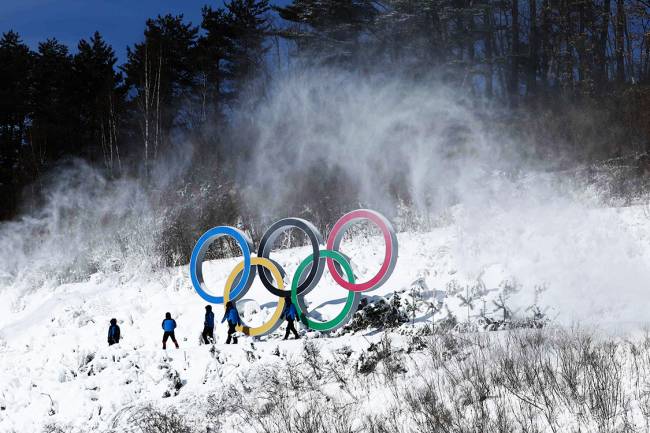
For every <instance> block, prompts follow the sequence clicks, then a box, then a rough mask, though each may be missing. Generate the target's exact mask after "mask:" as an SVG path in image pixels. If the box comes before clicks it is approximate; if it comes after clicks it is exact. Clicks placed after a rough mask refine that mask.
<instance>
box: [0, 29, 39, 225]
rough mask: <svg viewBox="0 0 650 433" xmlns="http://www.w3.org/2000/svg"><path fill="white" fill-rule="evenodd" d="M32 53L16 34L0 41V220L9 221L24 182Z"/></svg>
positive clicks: (7, 34) (6, 34) (7, 35)
mask: <svg viewBox="0 0 650 433" xmlns="http://www.w3.org/2000/svg"><path fill="white" fill-rule="evenodd" d="M33 61H34V54H33V53H32V52H31V51H30V49H29V47H27V45H25V44H24V43H23V42H22V41H21V40H20V36H19V35H18V33H16V32H13V31H9V32H7V33H4V34H3V35H2V39H0V83H2V85H0V201H1V202H2V203H3V204H4V205H3V206H0V220H2V219H5V218H10V217H11V216H12V212H13V209H15V208H16V205H17V201H18V191H19V190H20V185H21V183H22V182H23V181H24V179H23V176H22V175H21V173H24V170H23V167H22V164H21V153H22V151H23V144H24V142H25V130H26V129H27V121H28V118H29V110H30V106H29V101H30V87H31V75H32V66H33Z"/></svg>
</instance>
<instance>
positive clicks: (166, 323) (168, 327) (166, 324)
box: [162, 313, 179, 350]
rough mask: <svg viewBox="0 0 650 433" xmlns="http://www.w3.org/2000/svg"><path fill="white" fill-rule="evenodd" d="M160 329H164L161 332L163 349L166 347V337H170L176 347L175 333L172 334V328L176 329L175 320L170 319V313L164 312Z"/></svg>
mask: <svg viewBox="0 0 650 433" xmlns="http://www.w3.org/2000/svg"><path fill="white" fill-rule="evenodd" d="M162 329H163V331H165V333H164V334H163V350H165V349H167V339H168V338H171V339H172V341H173V342H174V344H175V345H176V348H177V349H178V348H179V347H178V342H177V341H176V335H174V330H175V329H176V321H175V320H174V319H172V315H171V313H166V314H165V320H163V322H162Z"/></svg>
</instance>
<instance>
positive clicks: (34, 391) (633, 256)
mask: <svg viewBox="0 0 650 433" xmlns="http://www.w3.org/2000/svg"><path fill="white" fill-rule="evenodd" d="M547 217H548V219H547V221H549V224H553V215H548V216H547ZM562 217H564V219H565V221H568V223H569V231H566V230H565V229H564V228H562V227H554V228H553V230H550V229H549V227H544V225H543V224H542V225H540V224H538V225H536V226H534V227H530V228H529V231H528V232H526V233H521V232H519V233H514V234H512V233H510V232H509V229H508V228H507V227H505V226H503V227H502V226H499V224H498V221H499V220H498V218H494V217H492V216H490V215H485V221H484V224H483V228H484V230H483V231H482V232H481V233H480V234H477V233H473V232H469V231H468V230H467V229H465V228H464V227H469V225H467V224H464V223H463V221H464V219H471V220H472V221H473V222H474V221H476V220H477V217H476V215H463V214H462V213H460V212H459V214H457V215H455V220H456V221H458V223H456V224H453V225H447V226H444V227H440V228H437V229H434V230H432V231H430V232H427V233H415V232H410V233H400V234H399V235H398V239H399V249H400V256H399V259H398V262H397V266H396V268H395V271H394V273H393V275H392V277H391V278H390V279H389V281H388V282H387V283H386V284H385V285H384V286H382V287H381V288H379V289H377V290H375V291H373V292H370V293H365V294H364V296H366V297H368V298H369V299H370V300H373V299H378V298H380V297H389V296H391V295H392V294H393V293H395V292H398V293H401V296H402V297H403V299H404V300H405V302H406V301H409V302H410V301H411V300H412V297H415V298H417V299H418V300H421V301H427V300H429V301H431V300H432V298H433V299H435V300H444V304H445V305H446V306H447V307H448V310H447V309H443V310H442V311H440V312H439V313H437V315H436V316H434V318H435V319H436V320H439V319H443V318H444V317H446V316H447V315H448V314H453V315H455V316H457V317H458V319H459V320H461V321H463V320H466V319H467V317H468V316H470V317H472V318H475V317H476V316H478V315H480V314H484V315H487V316H488V317H494V318H497V319H498V318H499V317H500V316H501V314H502V310H499V309H498V307H497V306H496V304H495V303H494V302H500V301H499V296H503V295H504V293H505V294H506V295H507V299H506V301H507V306H508V308H509V309H510V310H512V311H513V312H514V313H515V315H519V316H525V315H528V314H530V310H527V308H528V307H530V306H531V305H534V304H535V305H537V306H539V308H540V309H542V310H544V309H545V308H547V307H550V309H547V310H545V311H546V312H547V314H548V315H550V316H552V317H557V318H558V319H559V320H560V321H571V320H573V319H575V318H577V319H581V320H584V317H585V315H586V316H588V315H590V314H592V313H593V312H594V309H593V308H591V307H589V305H591V304H594V305H597V308H598V310H599V311H603V314H602V315H601V316H600V317H599V319H603V320H616V318H617V317H620V316H623V317H627V318H629V317H634V316H633V314H634V312H636V311H638V310H639V309H641V308H643V306H644V305H647V301H645V300H642V298H640V297H639V298H638V299H639V300H640V302H638V303H636V304H635V305H630V300H631V299H634V298H635V297H637V296H638V294H639V293H641V290H642V288H644V287H645V282H643V281H634V279H639V278H644V276H646V274H648V275H647V276H649V277H650V270H648V269H646V267H644V266H645V264H647V263H650V261H649V259H650V253H649V251H650V249H649V248H647V246H646V245H645V242H646V240H647V239H648V238H649V233H650V228H649V225H650V224H649V222H648V220H647V217H646V216H645V214H644V212H643V209H641V208H628V209H607V210H593V211H590V213H585V214H584V215H580V216H579V218H578V219H575V218H574V219H571V218H565V217H566V215H562ZM579 220H581V221H583V222H584V225H583V227H582V229H581V228H580V227H579V225H578V224H577V222H578V221H579ZM599 222H602V223H606V224H608V225H609V227H610V231H609V233H610V234H611V233H614V234H615V235H616V236H612V238H611V239H610V241H611V242H610V243H607V242H609V241H608V240H607V239H608V235H607V233H608V232H607V231H605V230H604V229H602V230H601V229H599V228H598V227H599V226H598V223H599ZM571 224H576V225H575V226H571ZM521 227H523V226H521V225H517V224H515V225H514V228H512V227H511V228H510V231H512V230H518V229H519V228H521ZM611 227H614V232H612V231H611ZM545 229H549V230H547V231H544V230H545ZM575 230H578V231H575ZM569 232H570V233H572V234H573V238H571V239H568V238H564V239H562V235H563V234H566V233H569ZM499 234H501V235H500V238H499V237H498V236H499ZM497 241H498V242H497ZM542 241H544V242H547V244H545V245H540V242H542ZM509 242H510V243H509ZM563 242H566V244H563ZM499 247H501V248H504V249H505V251H499ZM536 247H539V248H540V250H539V254H535V253H534V250H535V248H536ZM517 249H520V250H521V252H522V254H521V255H517V254H513V251H516V250H517ZM604 249H606V250H607V251H606V252H605V251H604ZM343 252H344V253H346V254H347V255H348V256H350V257H351V260H352V263H353V268H354V270H355V273H356V275H357V276H358V278H359V279H361V280H366V279H368V278H369V277H371V276H372V275H373V274H374V272H376V270H377V269H378V268H379V265H380V260H381V258H382V257H383V243H382V241H381V240H380V239H379V238H378V237H372V236H370V237H365V238H356V239H354V240H353V241H352V242H347V243H346V242H344V244H343ZM309 253H310V252H309V249H308V248H305V247H300V248H292V249H287V250H282V251H277V252H274V253H273V255H272V257H273V258H274V259H275V260H277V261H278V262H279V263H280V264H281V265H282V266H283V267H284V268H285V269H286V271H287V273H288V275H289V276H291V275H293V271H294V270H295V269H296V267H297V266H298V264H299V263H300V261H301V260H302V259H303V258H305V257H306V256H307V255H309ZM488 253H490V254H492V257H493V260H486V258H485V257H486V254H488ZM548 253H553V255H552V256H548V255H545V254H548ZM555 253H557V255H555ZM619 254H624V255H625V256H624V257H618V256H617V255H619ZM237 260H238V259H236V258H232V259H225V260H218V261H213V262H209V263H206V264H205V265H204V273H205V275H206V281H207V283H208V285H209V286H210V287H211V288H212V290H213V292H214V293H219V292H221V290H222V288H223V284H224V281H225V279H226V277H227V275H228V274H229V273H230V271H231V270H232V268H233V267H234V265H235V264H236V263H237ZM608 261H609V262H610V263H611V265H612V268H610V269H609V270H608V269H604V268H603V267H604V266H607V262H608ZM536 266H537V267H539V269H537V270H536ZM587 269H593V273H594V275H595V277H594V276H593V275H588V274H583V275H582V277H581V276H580V275H579V274H580V273H581V272H584V271H586V270H587ZM626 269H627V270H628V272H629V274H625V272H626ZM644 269H645V271H644ZM612 270H614V271H615V272H617V273H618V274H614V275H613V276H611V277H607V278H608V279H607V280H606V286H608V287H609V288H610V289H611V290H612V291H615V290H616V289H617V287H616V285H615V283H616V282H617V281H620V282H621V283H624V284H627V285H628V287H627V288H626V287H623V286H621V289H620V291H619V293H617V294H616V295H610V294H607V293H602V290H601V289H600V288H599V291H598V293H594V294H593V296H592V297H589V298H586V297H585V296H587V294H588V293H589V290H590V284H591V282H592V281H594V278H604V277H603V276H604V275H607V274H608V272H611V271H612ZM187 271H188V269H187V266H181V267H178V268H171V269H163V270H157V271H147V272H144V273H141V274H133V273H128V274H127V273H120V272H100V273H95V274H93V275H92V276H90V278H89V279H87V280H85V281H82V282H77V283H71V284H63V285H58V286H55V288H53V289H48V290H45V289H43V290H36V291H34V292H31V293H28V294H25V295H22V296H21V297H20V298H18V299H11V300H10V301H9V300H8V301H7V302H8V304H10V305H8V306H6V309H5V311H6V314H4V315H3V317H0V407H1V410H0V431H1V432H5V431H6V432H10V431H16V432H31V431H39V429H41V428H42V426H43V425H45V424H47V423H53V422H55V423H60V424H64V425H72V426H75V427H78V428H79V429H81V430H83V431H91V430H98V431H100V430H108V429H110V428H113V427H115V426H118V425H119V423H120V422H121V421H120V419H121V418H120V416H121V415H120V414H122V413H123V412H124V411H125V410H127V409H128V408H132V407H137V406H140V405H143V404H146V403H147V402H152V403H153V404H154V405H172V406H174V407H176V408H178V409H179V410H181V411H183V412H186V413H191V412H192V411H193V410H197V411H198V410H199V408H201V410H205V407H204V406H205V401H207V400H206V399H208V397H209V396H213V395H215V393H216V394H219V392H220V390H223V389H225V388H224V386H225V384H228V383H235V382H236V381H238V380H240V379H241V375H246V374H251V373H250V371H251V370H250V369H251V368H252V367H251V366H252V365H256V366H258V367H259V366H260V365H274V363H276V362H279V361H278V359H279V358H278V356H279V355H278V354H281V355H282V357H281V358H282V359H283V361H282V362H289V361H287V360H290V359H291V358H292V357H296V356H300V354H301V353H302V351H303V345H302V342H294V341H286V342H283V341H280V340H279V337H281V333H282V332H283V328H281V330H279V331H277V332H276V334H274V335H272V336H269V337H265V338H263V339H261V340H259V341H253V340H252V339H249V338H244V339H243V341H242V342H241V343H240V345H238V346H225V345H224V344H223V342H224V341H225V332H226V329H225V326H224V325H218V326H217V329H216V333H215V336H216V338H217V340H218V344H217V345H216V349H211V347H210V346H205V345H201V344H200V342H199V335H200V332H201V329H202V322H203V313H204V309H203V307H204V306H205V302H204V301H203V300H202V299H201V298H200V297H199V296H198V295H197V294H196V293H195V291H194V289H193V288H192V287H191V284H190V281H189V277H188V272H187ZM644 272H645V273H644ZM580 278H583V281H584V282H585V284H579V281H580ZM645 281H647V279H646V280H645ZM567 284H569V285H574V289H575V291H574V292H572V293H565V291H566V290H567ZM601 286H602V284H601ZM626 289H627V290H626ZM3 290H5V294H7V293H11V291H10V290H9V288H4V289H3ZM0 293H1V292H0ZM345 294H346V292H345V290H344V289H342V288H340V287H338V286H336V285H335V284H334V283H333V281H332V280H331V278H330V277H329V276H328V275H327V272H326V273H325V276H324V278H323V280H322V282H321V284H320V285H319V286H318V287H317V288H316V289H315V290H314V291H313V292H312V293H311V294H310V295H309V296H308V297H307V301H308V302H309V303H310V308H315V309H317V311H318V312H319V313H320V314H321V315H322V317H323V318H328V317H333V316H334V315H335V314H336V312H337V311H338V309H339V308H340V306H341V304H340V301H341V300H342V299H343V298H344V297H345ZM412 295H413V296H412ZM565 295H566V297H567V299H568V304H566V305H565V304H562V303H561V300H562V297H563V296H565ZM461 296H462V297H465V298H467V297H468V296H469V297H472V298H473V300H472V302H470V304H471V305H467V303H463V300H462V298H461ZM580 297H583V298H584V299H582V301H584V303H585V305H586V307H585V310H584V311H585V312H586V314H585V315H580V314H578V315H575V316H572V312H574V311H575V310H576V309H579V307H580V303H579V301H578V300H579V298H580ZM502 300H503V299H502ZM614 301H618V303H617V302H614ZM275 302H276V298H274V297H273V296H272V295H271V294H270V293H268V292H267V291H266V290H265V289H264V287H263V286H262V285H261V283H259V281H256V282H255V284H254V285H253V288H252V289H251V291H250V292H249V294H248V295H247V297H246V299H245V300H244V301H242V302H241V303H240V307H239V308H240V311H241V312H243V314H244V317H245V318H246V319H247V321H249V323H251V324H255V323H259V322H260V321H261V320H263V319H264V318H265V317H266V315H268V314H270V312H271V311H272V309H273V308H274V307H275ZM432 303H433V302H429V303H424V302H423V303H421V304H420V305H419V308H418V311H415V312H414V313H413V317H414V318H415V321H416V322H426V321H431V320H432V317H431V310H430V307H431V304H432ZM567 305H568V307H567ZM167 311H169V312H171V314H172V316H173V317H174V318H175V319H176V321H177V323H178V329H177V338H178V340H179V343H180V346H181V348H180V349H179V350H176V349H168V350H167V351H166V352H165V351H163V350H162V349H161V337H162V330H161V329H160V324H161V321H162V319H163V318H164V314H165V312H167ZM219 311H220V310H219V309H217V316H218V318H220V314H219ZM629 311H632V315H627V314H628V312H629ZM112 317H115V318H117V319H118V323H119V325H120V327H121V329H122V336H123V339H122V341H121V343H120V344H119V345H117V346H113V347H110V348H109V347H106V346H107V345H106V333H107V329H108V322H109V320H110V319H111V318H112ZM637 321H639V322H642V321H643V318H642V317H638V316H637ZM306 337H307V338H317V337H320V339H319V340H318V341H319V344H320V345H321V349H322V350H323V351H324V355H323V356H324V357H327V356H336V353H338V352H337V351H340V350H347V349H346V347H351V348H352V349H353V351H356V353H357V355H358V354H359V353H360V351H363V350H365V349H367V348H368V347H369V345H370V344H372V343H373V342H374V343H376V342H378V341H379V340H381V338H382V333H381V332H375V331H374V330H372V329H369V330H367V331H364V332H361V333H357V334H353V335H351V334H345V335H342V336H332V337H327V336H319V335H317V334H315V333H310V334H308V335H307V336H306ZM400 338H401V337H397V340H396V341H397V342H398V344H399V342H400V341H401V340H400ZM402 342H403V341H402ZM369 386H370V385H369ZM164 396H165V397H168V398H164V399H163V397H164ZM378 398H379V397H378ZM202 405H203V406H202ZM233 422H234V421H233ZM115 428H117V427H115ZM118 431H119V429H118Z"/></svg>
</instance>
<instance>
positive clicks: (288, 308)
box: [282, 299, 300, 340]
mask: <svg viewBox="0 0 650 433" xmlns="http://www.w3.org/2000/svg"><path fill="white" fill-rule="evenodd" d="M282 317H283V318H284V319H285V320H286V321H287V331H286V332H285V334H284V338H283V340H286V339H287V338H289V332H293V335H294V337H295V339H296V340H297V339H299V338H300V336H299V335H298V331H296V328H295V326H293V322H294V321H295V320H296V318H297V317H298V311H297V310H296V306H295V305H293V304H292V303H291V299H287V303H286V305H285V306H284V310H282Z"/></svg>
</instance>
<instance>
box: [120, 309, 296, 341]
mask: <svg viewBox="0 0 650 433" xmlns="http://www.w3.org/2000/svg"><path fill="white" fill-rule="evenodd" d="M282 317H283V318H284V319H285V320H286V321H287V330H286V332H285V334H284V340H286V339H287V338H289V334H290V333H293V335H294V337H295V338H296V339H298V338H300V335H298V331H296V328H295V326H294V322H295V320H296V319H297V318H298V312H297V310H296V307H295V306H294V305H293V304H292V303H291V300H290V299H289V300H287V302H286V304H285V307H284V310H283V311H282ZM223 322H228V338H227V339H226V344H230V343H231V342H232V344H237V335H236V332H237V326H240V325H242V324H243V323H242V321H241V319H240V318H239V311H237V307H236V305H235V303H234V302H232V301H229V302H227V303H226V312H225V313H224V315H223V318H222V319H221V323H223ZM162 329H163V339H162V345H163V349H164V350H166V349H167V340H169V339H170V338H171V340H172V342H173V343H174V345H176V348H177V349H178V348H179V346H178V341H176V335H175V334H174V331H175V330H176V321H175V320H174V319H172V315H171V313H165V319H164V320H163V321H162ZM201 338H202V339H203V342H204V343H205V344H210V343H211V342H214V313H213V312H212V306H211V305H206V306H205V320H204V321H203V332H202V333H201ZM119 342H120V327H119V326H118V325H117V319H111V322H110V326H109V327H108V345H109V346H112V345H113V344H117V343H119Z"/></svg>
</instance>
